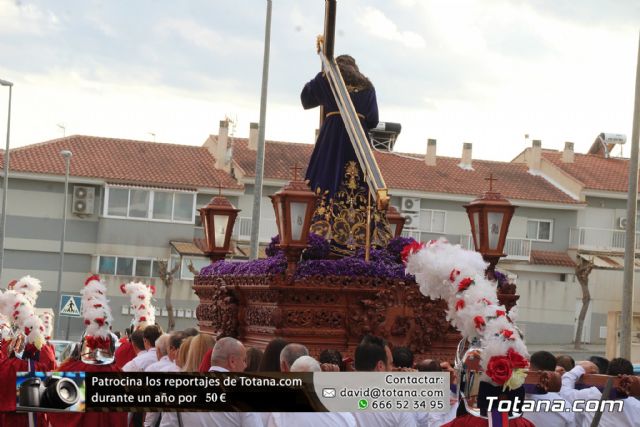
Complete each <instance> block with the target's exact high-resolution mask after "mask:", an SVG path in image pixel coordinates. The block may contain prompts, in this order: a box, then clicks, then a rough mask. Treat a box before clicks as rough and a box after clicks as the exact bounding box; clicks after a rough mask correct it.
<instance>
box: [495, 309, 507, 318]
mask: <svg viewBox="0 0 640 427" xmlns="http://www.w3.org/2000/svg"><path fill="white" fill-rule="evenodd" d="M506 314H507V313H506V312H505V311H504V310H496V317H500V316H504V315H506Z"/></svg>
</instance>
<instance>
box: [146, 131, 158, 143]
mask: <svg viewBox="0 0 640 427" xmlns="http://www.w3.org/2000/svg"><path fill="white" fill-rule="evenodd" d="M147 133H148V134H149V135H151V136H153V142H156V134H155V132H147Z"/></svg>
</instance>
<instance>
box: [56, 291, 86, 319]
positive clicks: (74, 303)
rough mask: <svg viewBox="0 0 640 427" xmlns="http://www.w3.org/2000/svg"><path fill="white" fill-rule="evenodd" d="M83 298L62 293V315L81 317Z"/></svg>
mask: <svg viewBox="0 0 640 427" xmlns="http://www.w3.org/2000/svg"><path fill="white" fill-rule="evenodd" d="M81 303H82V300H81V298H80V296H78V295H62V297H61V298H60V316H69V317H80V305H81Z"/></svg>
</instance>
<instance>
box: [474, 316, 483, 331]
mask: <svg viewBox="0 0 640 427" xmlns="http://www.w3.org/2000/svg"><path fill="white" fill-rule="evenodd" d="M473 323H474V324H475V325H476V329H482V328H484V326H485V325H486V323H485V322H484V317H482V316H476V317H474V318H473Z"/></svg>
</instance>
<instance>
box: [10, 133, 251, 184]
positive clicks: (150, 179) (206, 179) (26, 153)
mask: <svg viewBox="0 0 640 427" xmlns="http://www.w3.org/2000/svg"><path fill="white" fill-rule="evenodd" d="M61 150H71V152H72V153H73V157H72V158H71V167H70V175H71V176H75V177H86V178H97V179H104V180H106V181H108V182H112V183H118V182H119V183H128V184H147V185H151V186H153V185H156V186H160V187H163V186H164V187H171V188H196V187H204V188H216V187H217V186H218V183H220V185H221V186H222V187H223V188H227V189H241V188H242V185H240V184H238V183H237V181H236V180H235V179H234V178H233V177H232V176H231V175H230V174H228V173H226V172H224V171H221V170H218V169H216V168H215V159H214V157H213V156H212V155H211V154H210V153H209V151H208V150H207V149H206V148H204V147H197V146H190V145H176V144H162V143H155V142H144V141H134V140H129V139H114V138H103V137H96V136H82V135H74V136H68V137H66V138H60V139H54V140H52V141H47V142H42V143H39V144H33V145H28V146H25V147H20V148H16V149H13V150H11V160H10V167H11V171H12V172H26V173H36V174H38V173H41V174H50V175H64V173H65V170H64V160H63V159H62V157H61V156H60V151H61ZM0 157H1V156H0Z"/></svg>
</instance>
